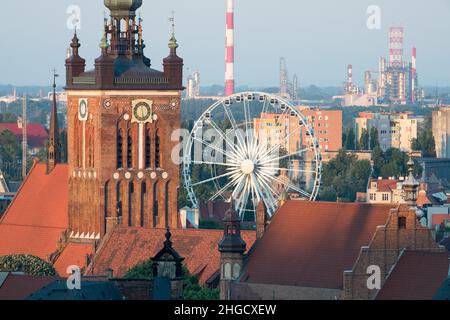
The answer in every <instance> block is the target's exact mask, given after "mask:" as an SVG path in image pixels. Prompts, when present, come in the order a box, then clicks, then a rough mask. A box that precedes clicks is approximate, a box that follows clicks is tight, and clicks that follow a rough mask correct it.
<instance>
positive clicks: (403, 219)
mask: <svg viewBox="0 0 450 320" xmlns="http://www.w3.org/2000/svg"><path fill="white" fill-rule="evenodd" d="M398 228H399V229H406V217H398Z"/></svg>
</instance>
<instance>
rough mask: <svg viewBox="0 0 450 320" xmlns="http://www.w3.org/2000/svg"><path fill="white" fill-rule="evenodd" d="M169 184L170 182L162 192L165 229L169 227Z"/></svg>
mask: <svg viewBox="0 0 450 320" xmlns="http://www.w3.org/2000/svg"><path fill="white" fill-rule="evenodd" d="M169 184H170V182H167V183H166V188H165V190H164V209H165V210H164V211H165V215H166V228H168V227H169V226H170V222H169Z"/></svg>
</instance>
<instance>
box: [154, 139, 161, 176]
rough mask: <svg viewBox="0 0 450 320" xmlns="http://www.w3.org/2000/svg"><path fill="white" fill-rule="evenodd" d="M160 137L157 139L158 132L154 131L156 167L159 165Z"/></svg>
mask: <svg viewBox="0 0 450 320" xmlns="http://www.w3.org/2000/svg"><path fill="white" fill-rule="evenodd" d="M160 143H161V141H160V139H159V132H158V130H157V131H156V135H155V168H156V169H158V168H160V167H161V155H160Z"/></svg>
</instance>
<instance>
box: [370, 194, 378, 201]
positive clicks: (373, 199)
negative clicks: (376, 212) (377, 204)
mask: <svg viewBox="0 0 450 320" xmlns="http://www.w3.org/2000/svg"><path fill="white" fill-rule="evenodd" d="M369 197H370V200H371V201H375V200H376V199H377V196H376V194H375V193H371V194H370V196H369Z"/></svg>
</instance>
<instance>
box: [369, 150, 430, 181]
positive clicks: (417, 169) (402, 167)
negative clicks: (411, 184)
mask: <svg viewBox="0 0 450 320" xmlns="http://www.w3.org/2000/svg"><path fill="white" fill-rule="evenodd" d="M372 161H373V173H374V176H375V177H382V178H389V177H404V176H406V175H407V174H408V166H407V163H408V161H409V156H408V154H407V153H405V152H402V151H400V150H399V149H397V148H389V149H387V150H386V152H383V151H382V150H381V148H380V147H375V148H374V150H373V151H372ZM422 170H423V168H422V166H421V165H420V164H419V163H418V162H417V160H416V159H414V173H415V174H416V175H420V174H421V173H422Z"/></svg>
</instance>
